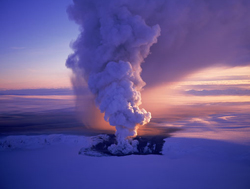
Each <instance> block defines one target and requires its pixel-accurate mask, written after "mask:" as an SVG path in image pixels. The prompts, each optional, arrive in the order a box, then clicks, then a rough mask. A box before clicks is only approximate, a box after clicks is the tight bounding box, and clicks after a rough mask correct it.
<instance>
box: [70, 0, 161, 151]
mask: <svg viewBox="0 0 250 189" xmlns="http://www.w3.org/2000/svg"><path fill="white" fill-rule="evenodd" d="M125 2H126V1H116V0H107V1H103V0H94V1H93V0H75V1H74V4H73V5H71V6H70V7H69V9H68V12H69V15H70V17H71V18H72V19H73V20H75V21H76V23H78V24H79V25H80V31H81V33H80V35H79V37H78V39H77V40H76V41H75V42H74V43H73V44H72V48H73V50H74V53H73V54H71V55H70V56H69V57H68V59H67V62H66V65H67V67H69V68H71V69H72V70H73V71H74V73H75V74H77V75H78V76H79V75H80V76H81V77H83V78H84V79H85V80H86V81H87V82H88V86H89V89H90V90H91V92H92V93H93V94H94V96H95V102H96V105H97V106H98V108H99V109H100V111H101V112H102V113H104V114H105V116H104V118H105V120H106V121H109V123H110V125H112V126H115V127H116V139H117V144H113V145H111V146H110V147H109V150H110V151H111V153H123V154H128V153H131V152H133V151H136V142H137V141H133V140H130V139H129V138H131V137H133V136H136V130H137V127H138V126H139V125H143V124H146V123H147V122H149V121H150V118H151V114H150V112H147V111H146V110H144V109H140V108H139V105H140V104H141V93H140V90H141V89H142V87H143V86H144V85H145V83H144V82H143V80H142V79H141V77H140V73H141V66H140V64H141V63H142V62H143V60H144V59H145V58H146V57H147V56H148V54H149V52H150V47H151V46H152V45H153V44H154V43H156V42H157V37H158V36H159V35H160V27H159V26H158V25H155V26H152V27H150V26H148V25H147V24H146V23H145V21H144V20H143V19H142V17H141V16H139V15H136V14H133V13H132V12H131V11H130V10H129V8H128V7H127V6H126V3H125Z"/></svg>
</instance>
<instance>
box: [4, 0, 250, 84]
mask: <svg viewBox="0 0 250 189" xmlns="http://www.w3.org/2000/svg"><path fill="white" fill-rule="evenodd" d="M71 3H72V1H71V0H60V1H53V2H51V1H49V0H44V1H32V0H24V1H17V0H11V1H6V0H5V1H1V2H0V4H1V6H0V25H1V26H2V27H1V31H0V34H1V35H0V40H1V44H0V89H27V88H28V89H30V88H65V87H67V88H68V87H71V82H70V77H71V70H70V69H67V68H66V66H65V61H66V59H67V57H68V55H69V54H70V53H72V50H71V48H70V43H71V42H72V41H74V40H75V39H76V38H77V36H78V34H79V29H78V25H76V24H75V23H74V22H73V21H72V20H70V19H69V16H68V14H67V11H66V9H67V7H68V6H69V5H70V4H71ZM239 10H240V8H239ZM173 11H175V10H173ZM176 12H177V11H176ZM177 13H178V12H177ZM177 13H176V15H175V16H176V17H177V18H178V14H177ZM181 16H183V15H181ZM177 18H176V20H179V22H184V21H185V20H184V21H183V20H181V21H180V19H181V18H180V19H177ZM172 22H173V23H174V22H175V19H173V21H172ZM162 28H163V29H162V30H163V31H164V24H163V27H162ZM222 29H223V28H222ZM183 30H185V26H184V28H183ZM176 32H177V34H178V32H179V30H177V31H176ZM213 33H215V32H214V31H212V32H208V34H213ZM170 34H171V33H170ZM226 34H227V33H225V35H226ZM204 35H205V36H206V35H207V34H204ZM228 35H229V34H228ZM161 37H162V36H160V38H159V41H158V42H159V43H160V45H159V46H153V49H152V51H153V53H152V54H156V55H157V57H156V56H153V55H150V56H149V58H148V59H146V63H147V64H145V65H144V64H143V65H142V67H143V69H144V71H143V72H142V76H143V79H144V80H145V81H146V82H147V83H148V85H150V84H151V83H152V81H153V80H154V79H153V80H152V79H151V76H150V77H148V76H149V75H150V71H152V70H153V69H152V68H153V67H152V66H153V65H154V64H152V63H151V64H149V63H150V62H152V60H151V59H156V60H157V59H158V58H159V57H160V56H158V55H159V54H157V53H158V52H159V50H157V51H156V50H155V49H158V48H159V47H162V45H161V43H163V42H164V41H165V42H166V43H168V41H166V39H165V38H166V37H164V36H163V37H162V38H161ZM187 37H188V38H190V36H187ZM191 37H192V36H191ZM231 38H232V37H231ZM176 40H180V39H179V38H177V39H176ZM194 42H195V40H194ZM188 44H189V43H188ZM185 45H186V44H185V43H184V47H185ZM212 47H213V46H212ZM222 47H223V46H222ZM164 48H165V46H163V49H164ZM174 48H176V47H174ZM198 49H200V48H199V46H198ZM191 50H192V49H191ZM155 51H156V52H155ZM180 52H181V53H182V49H180ZM226 53H227V52H226ZM229 53H230V51H229ZM162 54H163V53H162ZM215 56H216V55H215ZM171 57H172V55H170V56H168V57H166V56H163V57H162V60H164V61H162V62H163V63H164V62H165V61H166V59H167V61H168V59H169V62H170V63H169V64H159V65H160V66H161V67H162V69H163V70H165V72H166V74H162V73H161V74H157V73H158V72H159V69H157V68H155V69H154V70H155V71H153V72H152V76H153V77H154V78H155V80H156V81H157V82H159V79H160V80H164V78H166V79H165V80H166V81H171V79H169V78H174V79H173V80H179V79H178V78H181V80H185V79H188V78H186V77H184V78H183V77H182V76H181V75H180V74H182V75H184V76H186V75H188V74H187V73H185V70H192V69H191V68H190V67H189V68H188V69H186V68H184V69H183V68H182V66H180V67H179V68H178V67H176V66H175V65H178V64H176V63H175V62H176V61H178V60H179V61H180V62H183V60H182V59H181V60H180V59H178V58H171ZM182 57H183V59H187V58H188V57H186V56H185V52H184V53H182ZM175 59H177V60H175ZM191 60H192V58H191ZM171 61H173V62H172V63H171ZM199 61H200V59H199ZM148 62H149V63H148ZM200 62H201V61H200ZM188 64H189V63H188ZM200 64H201V65H202V64H203V63H200ZM204 64H205V63H204ZM170 65H171V66H170ZM180 65H182V63H180ZM196 65H197V63H195V64H194V65H192V64H190V66H191V67H194V68H193V70H192V71H190V73H191V74H193V73H195V72H198V71H199V70H200V68H197V67H198V66H196ZM240 65H242V63H239V66H240ZM229 66H230V64H229ZM231 66H233V67H235V66H237V63H234V65H231ZM242 66H243V69H240V68H239V69H238V67H236V68H235V69H231V75H230V73H226V76H227V79H230V80H232V78H233V77H234V78H235V75H244V73H245V76H246V77H249V75H248V74H246V72H249V70H250V68H249V67H247V65H246V64H243V65H242ZM204 67H206V64H205V66H204ZM207 67H209V66H207ZM174 69H175V70H176V69H178V70H179V71H178V72H176V71H173V70H174ZM213 69H214V70H216V68H214V67H213ZM183 70H184V71H183ZM203 70H204V69H203ZM205 70H206V69H205ZM219 70H221V69H219ZM203 72H204V71H203ZM207 74H209V76H211V77H213V75H215V73H214V72H207ZM217 74H218V73H217ZM223 74H225V73H224V72H219V75H220V77H224V75H223ZM158 78H159V79H158ZM246 79H249V78H244V79H243V80H246ZM196 80H200V78H199V77H196ZM219 80H221V78H219ZM239 80H240V78H239V77H237V79H236V82H239Z"/></svg>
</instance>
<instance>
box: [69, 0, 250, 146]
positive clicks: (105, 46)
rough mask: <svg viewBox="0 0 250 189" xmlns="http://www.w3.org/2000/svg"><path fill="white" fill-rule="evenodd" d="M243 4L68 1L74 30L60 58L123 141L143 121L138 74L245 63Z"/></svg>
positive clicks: (156, 79) (247, 29) (247, 42)
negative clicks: (77, 31) (68, 48)
mask: <svg viewBox="0 0 250 189" xmlns="http://www.w3.org/2000/svg"><path fill="white" fill-rule="evenodd" d="M249 10H250V1H249V0H105V1H104V0H74V1H73V4H72V5H70V6H69V7H68V14H69V17H70V18H71V19H72V20H74V21H75V22H76V23H77V24H78V25H79V26H80V35H79V36H78V39H77V40H76V41H75V42H74V43H72V44H71V46H72V49H73V50H74V53H73V54H71V55H70V56H69V57H68V59H67V62H66V65H67V67H69V68H71V69H72V70H73V72H74V74H75V78H76V80H75V81H74V82H73V85H74V87H75V88H77V86H81V81H82V80H83V79H84V80H85V81H86V82H87V83H88V87H89V89H90V90H91V92H92V94H93V95H94V97H95V103H96V105H97V107H98V108H99V109H100V110H101V112H103V113H104V116H105V119H106V120H107V121H109V123H110V125H113V126H115V127H116V130H117V132H116V135H117V138H118V139H119V141H126V142H127V141H128V140H124V139H125V138H127V137H130V136H134V135H135V134H136V128H137V127H138V125H142V124H145V123H147V122H148V121H149V120H150V113H148V112H146V111H145V110H144V109H140V108H139V107H138V106H139V105H140V104H141V95H140V91H141V89H142V87H143V86H144V85H145V83H144V82H143V80H144V81H146V83H147V86H146V87H145V88H146V89H147V88H149V87H155V86H157V85H162V84H166V83H168V82H172V81H178V80H181V79H182V78H184V77H185V76H187V75H188V74H191V73H193V72H195V71H197V70H199V69H204V68H206V67H209V66H214V65H224V66H245V65H250V53H249V52H250V22H249V20H250V11H249ZM157 40H158V42H157ZM156 42H157V43H156ZM149 52H151V53H150V54H149ZM144 61H145V62H144ZM142 62H144V63H143V64H142V65H141V63H142ZM141 67H142V68H143V71H142V69H141ZM140 74H142V78H143V80H142V78H141V76H140ZM79 83H80V84H79ZM76 91H77V90H76ZM76 93H77V92H76ZM77 95H79V94H77ZM87 111H90V110H89V109H88V110H87ZM99 115H100V114H99ZM93 119H94V118H92V120H93ZM92 125H93V124H92ZM126 142H124V143H126ZM121 143H122V142H121ZM121 146H122V145H121Z"/></svg>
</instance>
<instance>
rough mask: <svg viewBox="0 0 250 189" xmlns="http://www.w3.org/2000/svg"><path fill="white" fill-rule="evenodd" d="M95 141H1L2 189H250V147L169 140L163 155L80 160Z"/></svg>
mask: <svg viewBox="0 0 250 189" xmlns="http://www.w3.org/2000/svg"><path fill="white" fill-rule="evenodd" d="M91 143H92V140H91V138H90V137H85V136H76V135H36V136H23V135H19V136H7V137H2V138H1V139H0V162H1V163H0V188H1V189H12V188H15V189H16V188H18V189H19V188H20V189H21V188H24V189H29V188H30V189H34V188H36V189H50V188H51V189H52V188H53V189H55V188H59V189H62V188H65V189H68V188H74V189H78V188H79V189H80V188H81V189H82V188H86V189H92V188H94V189H99V188H100V189H102V188H108V189H140V188H142V189H166V188H170V189H175V188H176V189H177V188H178V189H201V188H202V189H215V188H218V189H223V188H225V189H230V188H231V189H249V188H250V146H249V145H242V144H236V143H232V142H224V141H218V140H209V139H198V138H180V137H170V138H166V139H165V144H164V146H163V155H129V156H123V157H115V156H103V157H92V156H86V155H82V154H81V155H79V154H78V152H79V150H80V149H81V148H82V147H87V146H89V145H91Z"/></svg>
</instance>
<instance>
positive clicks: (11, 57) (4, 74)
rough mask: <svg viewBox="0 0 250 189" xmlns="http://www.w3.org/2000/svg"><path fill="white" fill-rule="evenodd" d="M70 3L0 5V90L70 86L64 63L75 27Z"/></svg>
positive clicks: (14, 1)
mask: <svg viewBox="0 0 250 189" xmlns="http://www.w3.org/2000/svg"><path fill="white" fill-rule="evenodd" d="M70 2H71V1H70V0H56V1H49V0H42V1H41V0H38V1H32V0H23V1H18V0H11V1H1V2H0V25H1V31H0V40H1V44H0V88H2V89H3V88H10V89H13V88H41V87H43V88H44V87H47V88H51V87H55V88H57V87H65V86H66V87H67V86H70V81H69V73H70V72H69V71H68V70H67V68H66V67H65V65H64V64H65V60H66V58H67V56H68V54H69V53H70V52H71V49H70V47H69V43H70V41H72V40H73V39H74V38H76V37H77V33H78V29H77V28H78V27H77V26H76V25H75V24H74V23H73V22H72V21H70V20H69V19H68V15H67V12H66V8H67V6H68V5H69V4H70Z"/></svg>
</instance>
